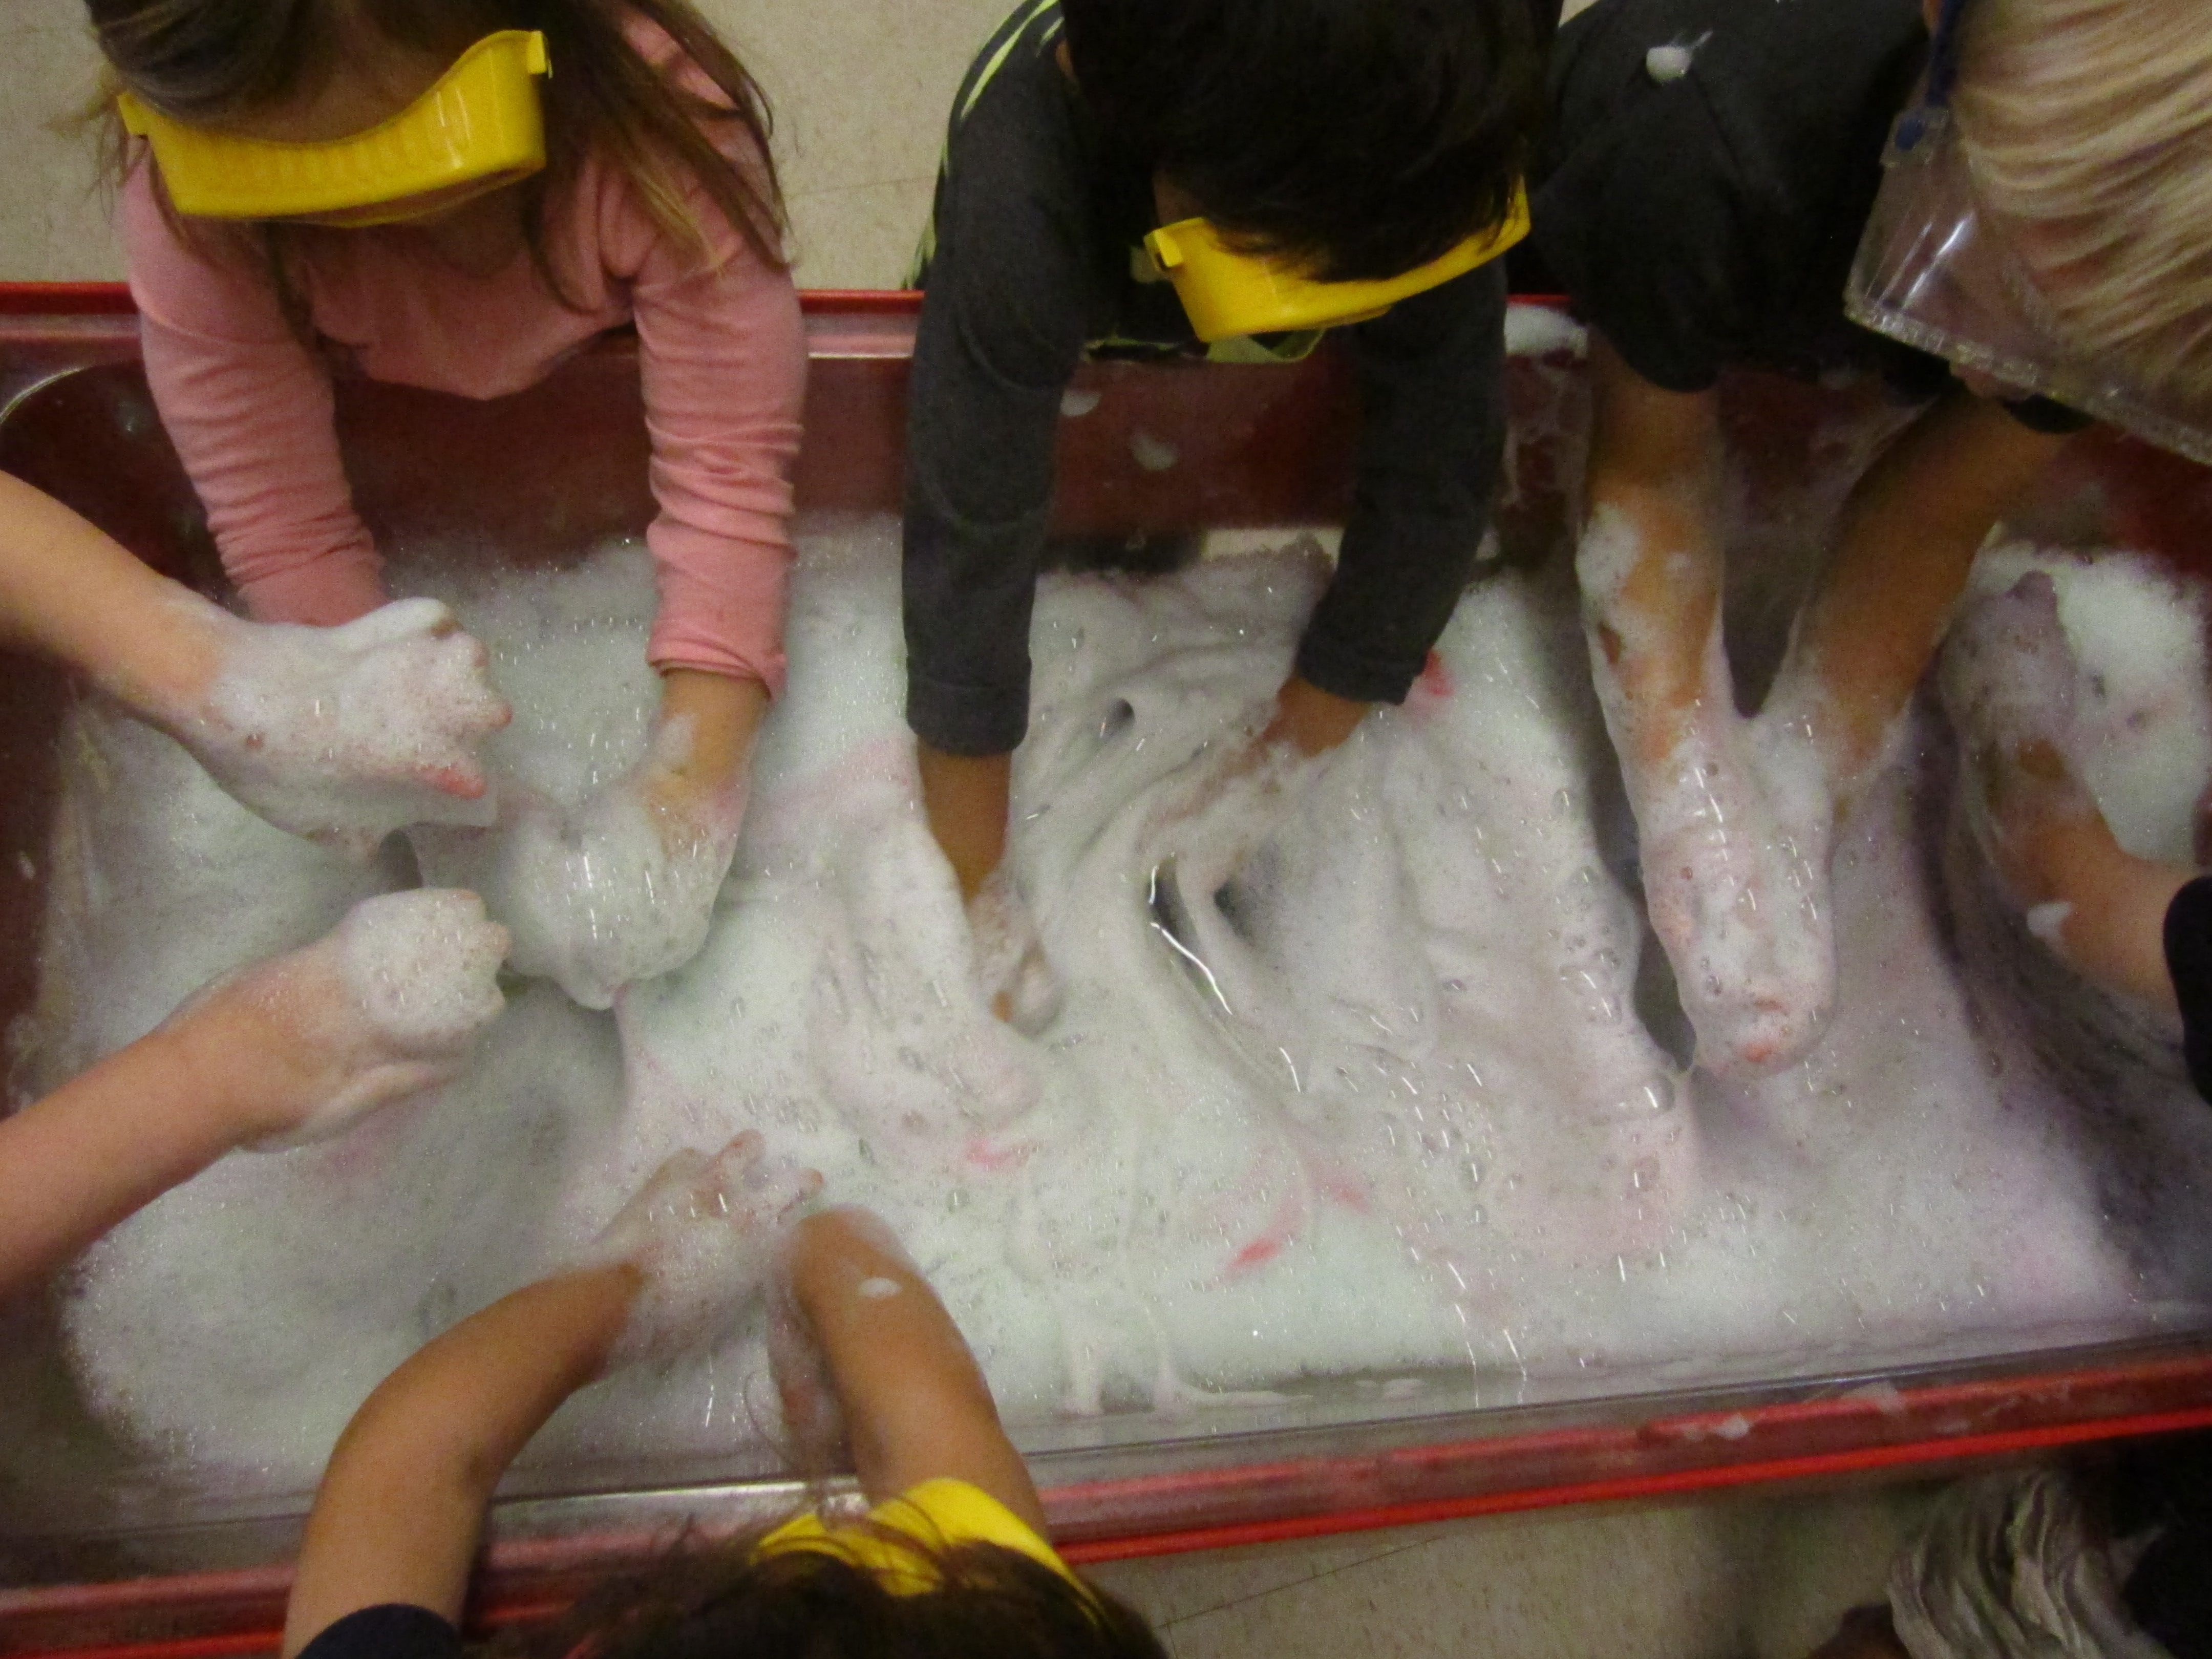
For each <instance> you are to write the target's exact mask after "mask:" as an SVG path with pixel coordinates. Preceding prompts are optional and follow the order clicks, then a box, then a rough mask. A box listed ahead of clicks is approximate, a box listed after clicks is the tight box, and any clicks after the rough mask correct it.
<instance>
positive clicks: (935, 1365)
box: [787, 1209, 1045, 1536]
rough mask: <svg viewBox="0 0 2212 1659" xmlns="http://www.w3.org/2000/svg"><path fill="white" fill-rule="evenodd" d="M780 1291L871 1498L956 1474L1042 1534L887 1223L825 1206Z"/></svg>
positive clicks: (935, 1306) (801, 1240)
mask: <svg viewBox="0 0 2212 1659" xmlns="http://www.w3.org/2000/svg"><path fill="white" fill-rule="evenodd" d="M787 1273H788V1274H789V1283H790V1294H791V1297H792V1300H793V1303H794V1304H796V1306H797V1310H798V1311H799V1315H800V1316H801V1317H802V1318H803V1319H804V1321H805V1324H806V1326H807V1328H808V1330H809V1332H810V1334H811V1336H812V1338H813V1340H814V1342H815V1344H816V1345H817V1347H818V1349H819V1351H820V1354H821V1358H822V1362H823V1366H824V1368H825V1369H826V1370H827V1371H828V1373H829V1387H830V1390H831V1392H832V1393H833V1394H835V1395H836V1400H837V1403H838V1405H839V1406H840V1407H842V1413H843V1417H844V1421H845V1425H846V1430H847V1433H848V1437H849V1438H850V1442H851V1445H852V1451H853V1463H854V1471H855V1473H857V1474H859V1476H860V1487H861V1490H862V1491H863V1492H866V1494H867V1496H868V1499H869V1501H870V1502H871V1503H881V1502H884V1500H886V1499H888V1498H896V1496H898V1495H899V1494H900V1493H901V1492H906V1491H908V1490H909V1489H911V1488H912V1487H914V1486H919V1485H920V1484H921V1482H923V1481H925V1480H946V1479H949V1480H964V1481H966V1482H968V1483H969V1485H970V1486H977V1487H980V1488H981V1489H982V1490H983V1491H984V1492H987V1493H988V1494H989V1495H990V1496H992V1497H993V1498H997V1499H998V1500H999V1502H1000V1503H1001V1504H1005V1505H1006V1507H1007V1508H1008V1509H1010V1510H1012V1511H1013V1512H1014V1513H1015V1514H1016V1515H1018V1516H1020V1517H1021V1518H1022V1519H1023V1520H1024V1521H1025V1522H1028V1523H1029V1524H1030V1526H1032V1527H1034V1528H1036V1530H1037V1533H1038V1534H1039V1535H1040V1536H1042V1534H1044V1530H1045V1516H1044V1506H1043V1504H1041V1503H1040V1502H1039V1501H1038V1499H1037V1494H1036V1486H1035V1485H1034V1484H1033V1483H1032V1482H1031V1481H1030V1474H1029V1468H1028V1466H1027V1465H1025V1464H1024V1462H1022V1456H1021V1454H1020V1453H1019V1452H1018V1451H1016V1450H1015V1449H1014V1445H1013V1443H1012V1441H1011V1440H1009V1439H1007V1438H1006V1431H1005V1430H1004V1429H1003V1428H1001V1427H1000V1425H999V1411H998V1407H997V1406H996V1405H994V1403H993V1401H992V1399H991V1390H990V1387H989V1385H988V1384H987V1383H985V1382H984V1380H983V1373H982V1371H981V1370H980V1369H979V1368H978V1367H977V1365H976V1364H975V1356H974V1355H973V1354H971V1353H970V1352H969V1350H968V1344H967V1342H966V1341H965V1340H963V1338H962V1336H961V1334H960V1328H959V1327H958V1326H957V1325H955V1324H954V1323H953V1322H952V1316H951V1315H950V1314H948V1313H946V1312H945V1304H943V1303H941V1302H939V1300H938V1299H937V1293H936V1291H933V1290H932V1289H931V1288H930V1287H929V1281H928V1280H927V1279H924V1278H923V1277H922V1276H921V1273H920V1272H919V1271H918V1270H917V1269H916V1268H915V1265H914V1264H913V1262H911V1261H908V1259H907V1256H906V1253H905V1252H904V1251H903V1250H902V1249H900V1248H899V1246H898V1242H897V1240H896V1238H895V1237H892V1235H891V1233H890V1229H888V1228H887V1227H885V1226H884V1224H883V1223H882V1222H880V1221H878V1219H877V1218H875V1217H874V1216H873V1215H872V1214H870V1213H869V1212H866V1211H865V1210H850V1209H843V1210H831V1211H828V1212H824V1213H823V1214H820V1215H816V1216H811V1217H810V1218H807V1219H806V1220H805V1221H803V1222H801V1223H800V1224H799V1227H798V1228H797V1230H796V1231H795V1232H794V1234H793V1240H792V1243H791V1248H790V1252H789V1255H788V1258H787Z"/></svg>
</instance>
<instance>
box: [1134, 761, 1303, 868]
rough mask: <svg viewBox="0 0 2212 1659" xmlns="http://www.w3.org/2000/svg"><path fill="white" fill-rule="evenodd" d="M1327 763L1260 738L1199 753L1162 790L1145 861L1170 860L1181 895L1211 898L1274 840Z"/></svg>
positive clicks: (1150, 862)
mask: <svg viewBox="0 0 2212 1659" xmlns="http://www.w3.org/2000/svg"><path fill="white" fill-rule="evenodd" d="M1326 764H1327V761H1326V759H1325V758H1324V757H1309V756H1307V755H1305V754H1304V753H1303V752H1302V751H1301V750H1299V749H1298V747H1297V744H1294V743H1291V742H1290V741H1288V740H1285V739H1279V738H1278V739H1273V740H1271V739H1270V738H1267V736H1266V735H1265V734H1262V735H1261V737H1258V738H1242V739H1239V740H1238V741H1237V742H1235V743H1233V744H1229V745H1227V746H1226V747H1225V748H1224V749H1223V750H1220V751H1219V752H1218V753H1211V752H1210V753H1206V754H1201V755H1200V756H1199V757H1197V758H1195V759H1194V760H1193V761H1192V762H1191V763H1189V765H1188V766H1187V767H1186V768H1185V769H1184V778H1183V781H1182V787H1180V788H1179V789H1172V790H1170V791H1167V792H1165V799H1164V805H1163V806H1162V808H1161V810H1160V812H1159V815H1158V818H1157V819H1156V820H1155V822H1154V824H1153V828H1152V836H1151V843H1152V844H1151V845H1150V847H1149V848H1147V849H1146V860H1147V862H1148V863H1149V864H1150V865H1151V866H1154V867H1157V866H1159V865H1160V864H1163V863H1164V862H1166V861H1167V860H1174V861H1175V865H1176V875H1177V878H1178V879H1179V881H1180V882H1181V884H1182V891H1183V892H1184V894H1185V895H1187V896H1188V897H1189V898H1190V899H1191V900H1192V901H1193V902H1205V901H1207V900H1210V899H1211V898H1212V896H1213V895H1214V894H1216V893H1218V891H1220V890H1221V889H1222V888H1224V887H1225V886H1227V885H1228V884H1229V883H1230V882H1231V881H1232V880H1234V879H1235V878H1236V876H1237V872H1238V871H1240V870H1242V869H1243V867H1244V866H1245V865H1246V864H1248V863H1249V862H1250V861H1251V859H1252V857H1253V855H1254V854H1256V853H1257V852H1258V851H1259V850H1260V848H1262V847H1264V846H1266V845H1267V842H1269V841H1271V840H1272V839H1273V837H1274V836H1275V834H1276V832H1277V831H1278V830H1279V829H1281V828H1282V826H1283V825H1284V823H1285V822H1287V821H1288V819H1289V817H1290V816H1291V812H1292V811H1294V810H1295V808H1296V807H1297V802H1298V800H1299V799H1300V798H1301V797H1302V795H1303V794H1304V791H1305V790H1306V788H1307V787H1309V786H1310V784H1311V783H1312V782H1313V781H1314V780H1315V779H1316V778H1317V777H1318V776H1319V775H1321V772H1322V769H1323V768H1324V767H1325V766H1326Z"/></svg>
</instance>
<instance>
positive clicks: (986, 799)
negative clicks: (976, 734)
mask: <svg viewBox="0 0 2212 1659" xmlns="http://www.w3.org/2000/svg"><path fill="white" fill-rule="evenodd" d="M915 749H916V760H917V763H919V765H920V768H921V805H922V810H923V811H925V812H926V813H927V815H928V817H929V830H930V833H931V834H932V835H933V836H935V837H936V838H937V844H938V846H939V848H941V849H943V851H944V854H945V859H946V860H947V861H948V862H949V863H951V866H952V872H953V874H954V875H956V876H957V877H958V878H959V879H960V896H961V897H962V898H963V899H973V898H974V897H975V895H976V894H977V893H978V892H979V891H981V889H982V886H983V884H984V883H985V882H987V881H988V880H989V879H990V878H991V872H993V871H994V870H996V869H997V868H998V867H999V866H1000V862H1001V861H1002V860H1004V859H1005V858H1006V815H1007V813H1008V812H1009V811H1011V810H1012V799H1013V778H1014V757H1012V755H984V756H973V755H950V754H947V753H945V751H944V750H941V749H933V748H932V747H930V745H929V744H926V743H924V744H916V745H915Z"/></svg>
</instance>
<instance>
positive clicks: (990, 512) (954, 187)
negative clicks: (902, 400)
mask: <svg viewBox="0 0 2212 1659" xmlns="http://www.w3.org/2000/svg"><path fill="white" fill-rule="evenodd" d="M1008 80H1009V82H1012V77H1011V76H1010V77H1008ZM1047 91H1048V93H1049V92H1050V91H1051V88H1047ZM1028 93H1029V88H1024V87H1022V86H1020V85H1018V84H1008V85H1006V86H1004V87H994V88H993V95H992V96H990V97H988V98H987V99H985V100H983V101H982V103H981V105H980V106H978V107H977V108H976V110H975V112H974V113H973V114H971V115H970V117H969V119H968V120H967V121H966V122H965V123H964V124H963V126H962V128H961V129H960V131H958V132H957V134H956V135H955V137H954V140H953V149H952V153H951V157H950V161H951V164H950V165H949V166H948V167H947V168H946V169H945V175H944V177H943V179H941V180H940V182H939V188H938V204H937V247H936V252H935V255H934V257H933V259H932V261H931V264H930V269H929V273H928V276H927V291H926V293H925V295H924V298H923V301H922V307H921V328H920V332H919V334H918V336H917V337H916V339H915V356H914V378H913V381H912V384H911V386H910V389H909V392H908V416H907V485H906V529H905V587H904V598H905V613H906V641H907V721H908V725H910V726H912V727H913V728H914V730H915V734H916V735H917V736H918V737H920V738H921V740H922V741H923V742H924V743H927V744H930V745H931V746H932V747H933V748H936V749H939V750H945V751H946V752H948V753H951V754H956V755H998V754H1004V753H1006V752H1007V751H1008V750H1012V749H1014V748H1016V747H1018V745H1019V744H1020V743H1021V740H1022V736H1023V733H1024V731H1025V730H1026V729H1027V726H1028V723H1029V694H1030V607H1031V605H1032V603H1033V602H1034V599H1035V597H1036V578H1037V565H1038V561H1039V558H1040V556H1041V555H1042V551H1043V548H1044V538H1045V526H1046V519H1047V515H1048V511H1049V508H1050V506H1051V502H1052V485H1053V449H1054V440H1055V438H1056V436H1057V435H1058V431H1059V423H1060V394H1061V392H1062V391H1063V390H1064V389H1065V388H1066V385H1067V383H1068V381H1069V380H1071V379H1072V378H1073V375H1074V374H1075V368H1076V365H1077V363H1078V362H1079V361H1080V359H1081V356H1082V353H1083V346H1084V342H1085V338H1086V337H1087V331H1088V330H1087V325H1088V322H1089V318H1090V313H1091V310H1092V309H1094V308H1095V306H1096V298H1095V296H1094V295H1092V293H1091V289H1092V287H1093V286H1094V281H1095V279H1094V278H1093V277H1092V276H1091V270H1092V267H1093V260H1092V254H1091V240H1092V235H1093V233H1092V232H1091V228H1090V226H1089V225H1088V224H1087V222H1086V215H1085V206H1086V203H1085V198H1084V196H1083V193H1082V191H1080V189H1079V188H1077V187H1074V186H1073V179H1075V178H1076V177H1077V176H1078V168H1079V162H1078V160H1077V158H1076V157H1075V156H1074V155H1073V154H1070V153H1063V152H1067V151H1070V150H1071V149H1072V145H1073V140H1072V138H1071V137H1069V136H1068V135H1067V133H1066V131H1065V122H1064V119H1063V120H1062V121H1060V123H1059V124H1058V125H1059V128H1060V130H1058V131H1055V130H1054V125H1055V124H1054V120H1053V117H1054V114H1055V112H1054V111H1052V110H1051V109H1050V108H1049V107H1045V108H1039V107H1038V106H1039V105H1040V104H1042V103H1043V102H1044V101H1045V100H1043V99H1042V98H1041V97H1038V96H1036V95H1025V94H1028Z"/></svg>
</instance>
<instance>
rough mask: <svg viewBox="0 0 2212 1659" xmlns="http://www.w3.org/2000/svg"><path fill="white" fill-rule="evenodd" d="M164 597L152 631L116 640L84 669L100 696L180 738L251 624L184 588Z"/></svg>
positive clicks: (197, 719)
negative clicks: (98, 690) (101, 692)
mask: <svg viewBox="0 0 2212 1659" xmlns="http://www.w3.org/2000/svg"><path fill="white" fill-rule="evenodd" d="M168 598H169V603H167V605H163V606H162V608H161V612H160V617H159V625H158V626H156V627H155V628H152V629H149V630H148V631H147V632H146V633H145V634H144V635H143V637H139V638H135V639H134V638H131V637H128V636H118V637H117V638H115V639H114V640H113V641H112V647H111V648H110V649H109V650H108V651H107V652H106V653H104V655H103V659H102V660H100V661H99V662H97V663H95V664H93V665H90V666H91V670H92V676H93V680H94V684H97V685H98V686H99V687H100V689H101V690H103V691H106V692H107V693H108V694H109V695H110V696H113V697H115V698H116V699H117V700H118V701H119V702H124V703H125V704H127V705H129V706H130V707H131V708H133V709H135V710H137V712H138V713H139V714H143V716H145V717H146V718H147V719H148V720H150V721H151V722H152V723H153V724H155V726H159V727H161V729H162V730H163V731H166V732H169V733H170V734H171V735H173V736H176V737H179V738H185V737H189V736H190V735H191V732H193V730H194V729H195V728H196V727H197V726H199V725H200V724H201V722H202V721H203V720H204V719H205V718H206V715H207V712H208V701H209V697H210V694H211V693H212V692H213V691H214V689H215V685H216V681H217V680H218V679H220V678H222V671H223V668H224V665H226V663H227V662H228V660H229V659H230V656H231V654H232V653H233V652H234V649H235V648H236V647H237V644H238V641H239V638H240V635H241V634H242V633H243V632H244V631H245V630H246V629H248V628H250V627H251V626H252V624H251V623H244V622H241V621H240V620H239V619H238V618H237V617H234V616H232V615H231V614H230V613H229V612H228V611H225V610H223V609H222V606H220V605H216V604H215V603H213V602H212V601H211V600H209V599H203V598H201V597H200V596H199V595H198V594H197V593H194V592H190V591H189V590H186V589H184V588H179V589H177V590H176V591H175V592H174V593H173V594H172V595H170V596H168Z"/></svg>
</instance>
